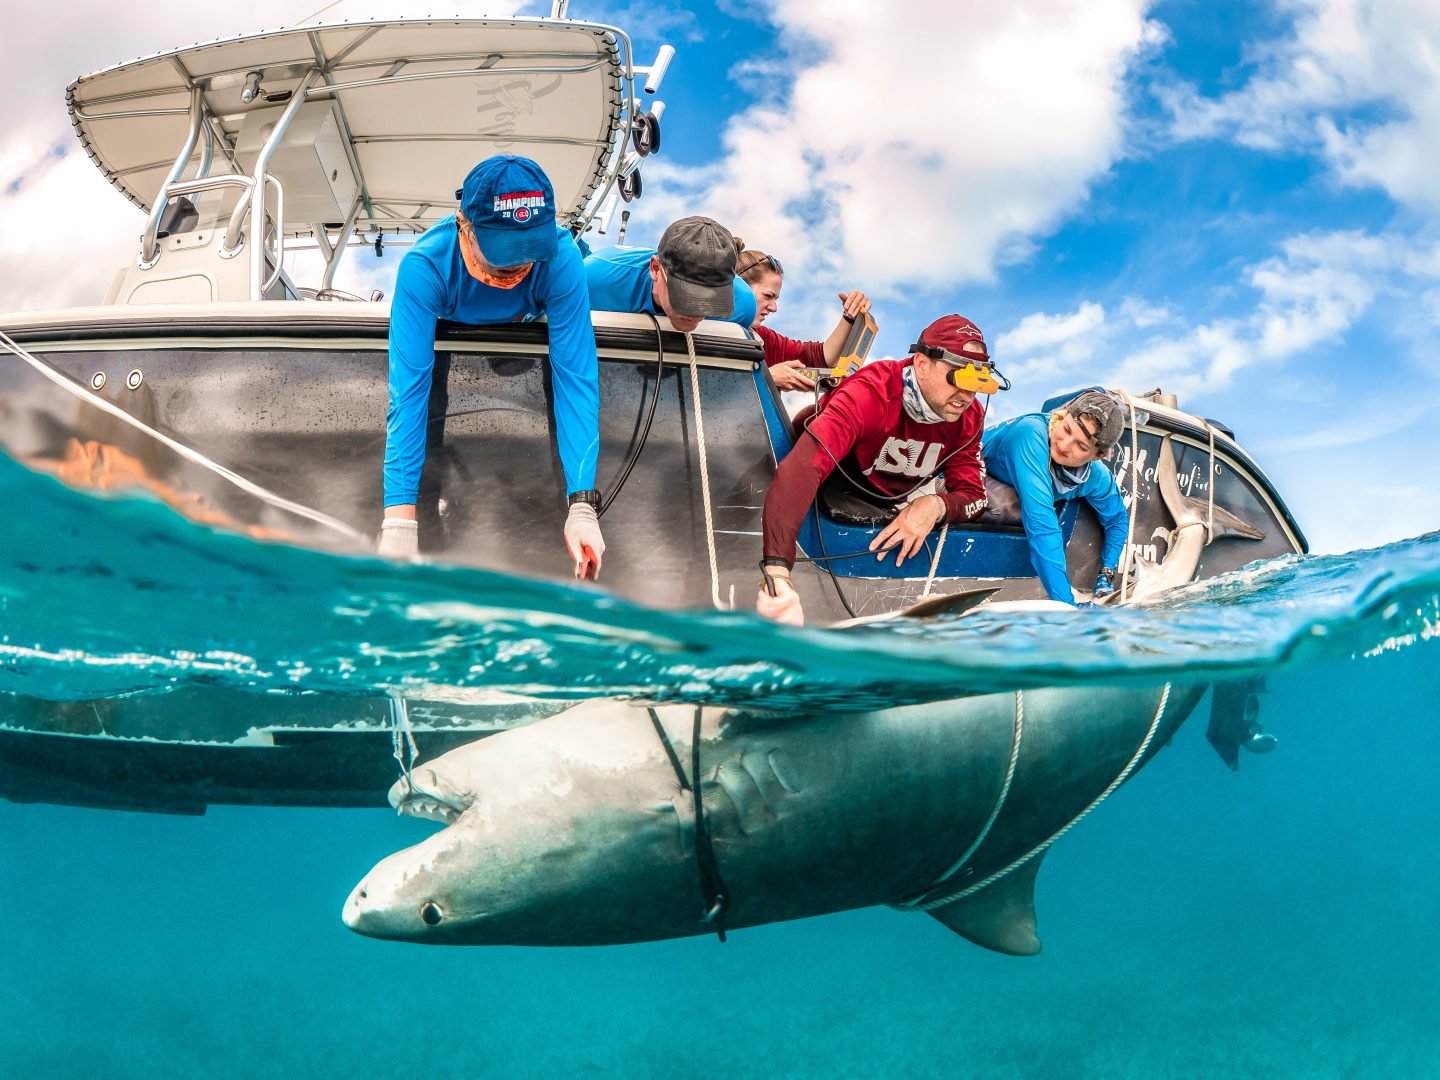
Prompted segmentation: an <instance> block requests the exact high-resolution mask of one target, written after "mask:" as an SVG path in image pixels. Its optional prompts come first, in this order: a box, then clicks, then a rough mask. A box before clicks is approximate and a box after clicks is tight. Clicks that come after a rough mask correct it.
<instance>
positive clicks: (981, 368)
mask: <svg viewBox="0 0 1440 1080" xmlns="http://www.w3.org/2000/svg"><path fill="white" fill-rule="evenodd" d="M910 351H911V352H912V353H919V354H920V355H921V356H928V357H930V359H931V360H944V361H945V363H947V364H948V365H950V370H949V371H947V372H945V381H946V382H948V383H949V384H950V385H951V386H953V387H955V388H956V389H957V390H973V391H974V392H975V393H977V394H993V393H995V392H996V391H997V390H1009V389H1010V380H1009V379H1007V378H1005V376H1004V375H1001V374H1000V372H998V371H996V370H995V365H994V364H992V363H990V360H989V358H988V357H985V358H983V359H982V358H980V357H970V356H961V355H960V354H959V353H953V352H951V351H950V350H949V349H939V348H936V347H934V346H931V345H925V344H923V343H920V342H917V343H915V344H914V345H911V346H910Z"/></svg>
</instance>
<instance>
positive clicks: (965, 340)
mask: <svg viewBox="0 0 1440 1080" xmlns="http://www.w3.org/2000/svg"><path fill="white" fill-rule="evenodd" d="M920 344H922V345H929V346H930V347H931V348H932V349H945V350H946V351H947V352H952V353H955V354H956V355H960V356H974V357H975V358H976V359H977V360H980V361H982V362H985V361H988V360H989V359H990V348H989V346H987V345H986V344H985V335H984V334H982V333H980V328H979V327H978V326H976V325H975V324H974V323H973V322H971V321H970V320H969V319H967V318H965V316H964V315H941V316H940V318H938V319H936V320H935V321H934V322H932V323H931V324H930V325H929V326H927V327H926V328H925V329H924V331H922V332H921V334H920ZM975 344H978V345H979V346H980V351H979V352H978V353H977V352H975V350H974V349H973V348H971V349H968V350H967V349H966V348H965V346H966V345H975Z"/></svg>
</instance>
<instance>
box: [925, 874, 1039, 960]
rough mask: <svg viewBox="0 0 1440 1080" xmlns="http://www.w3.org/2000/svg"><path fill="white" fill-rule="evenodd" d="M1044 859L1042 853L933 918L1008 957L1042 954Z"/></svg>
mask: <svg viewBox="0 0 1440 1080" xmlns="http://www.w3.org/2000/svg"><path fill="white" fill-rule="evenodd" d="M1044 858H1045V853H1044V852H1041V853H1040V854H1039V855H1037V856H1035V858H1033V859H1031V860H1030V861H1029V862H1027V863H1026V864H1025V865H1024V866H1021V867H1018V868H1017V869H1015V870H1013V871H1012V872H1010V873H1009V874H1006V875H1005V876H1004V877H1002V878H1001V879H1000V880H999V881H996V882H994V883H993V884H990V885H987V886H985V888H983V889H981V890H980V891H979V892H977V893H975V894H973V895H971V896H967V897H965V898H964V899H961V900H955V901H953V902H951V903H949V904H946V905H945V906H943V907H938V908H935V909H934V910H933V911H931V912H930V915H931V916H933V917H934V918H935V919H937V920H938V921H940V922H941V923H943V924H944V925H946V926H948V927H949V928H950V929H951V930H953V931H955V933H957V934H959V935H960V936H961V937H963V938H965V939H967V940H968V941H973V942H974V943H975V944H976V945H979V946H981V947H983V948H986V949H993V950H994V951H995V952H999V953H1005V954H1007V955H1009V956H1034V955H1035V954H1036V953H1038V952H1039V951H1040V939H1039V938H1038V937H1037V936H1036V934H1035V875H1036V874H1038V873H1039V872H1040V863H1041V861H1042V860H1043V859H1044Z"/></svg>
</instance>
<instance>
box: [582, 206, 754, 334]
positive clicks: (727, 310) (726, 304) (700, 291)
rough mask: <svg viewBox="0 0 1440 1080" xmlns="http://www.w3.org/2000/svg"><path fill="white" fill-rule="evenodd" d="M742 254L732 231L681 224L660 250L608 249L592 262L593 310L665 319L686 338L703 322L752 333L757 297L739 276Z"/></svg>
mask: <svg viewBox="0 0 1440 1080" xmlns="http://www.w3.org/2000/svg"><path fill="white" fill-rule="evenodd" d="M739 254H740V252H739V249H738V248H737V247H736V246H735V238H734V237H733V236H731V235H730V230H729V229H727V228H725V226H723V225H721V224H720V223H719V222H718V221H714V220H712V219H710V218H707V217H687V218H681V219H680V220H679V221H675V222H671V224H670V227H669V228H668V229H666V230H665V232H664V235H662V236H661V237H660V246H659V247H657V248H654V249H651V248H607V249H605V250H604V251H598V252H596V253H595V254H593V255H590V256H588V257H587V258H586V259H585V276H586V277H587V278H588V279H589V283H590V306H591V307H592V308H594V309H595V310H596V311H631V312H635V313H637V314H642V315H643V314H647V313H648V314H650V315H665V316H667V317H668V318H669V320H670V325H671V326H673V327H675V329H676V330H679V331H681V332H683V333H687V334H688V333H690V332H691V331H692V330H694V329H695V328H696V327H698V326H699V325H700V323H701V322H702V321H704V320H705V319H725V320H727V321H729V322H733V323H739V324H740V325H741V326H743V327H745V328H746V329H747V330H748V329H749V328H750V324H751V323H753V322H754V321H755V294H754V293H753V292H751V291H750V286H749V285H747V284H746V283H745V281H744V279H743V278H740V277H737V276H736V275H735V262H736V260H737V258H738V257H739Z"/></svg>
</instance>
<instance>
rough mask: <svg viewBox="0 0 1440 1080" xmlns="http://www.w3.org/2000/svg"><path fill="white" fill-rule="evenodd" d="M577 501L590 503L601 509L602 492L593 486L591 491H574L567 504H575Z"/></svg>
mask: <svg viewBox="0 0 1440 1080" xmlns="http://www.w3.org/2000/svg"><path fill="white" fill-rule="evenodd" d="M576 503H589V504H590V505H591V506H593V507H595V509H596V510H599V509H600V492H598V491H596V490H595V489H594V488H591V489H590V490H589V491H577V492H574V493H573V494H572V495H571V496H570V498H569V499H567V500H566V503H565V505H566V506H574V505H575V504H576Z"/></svg>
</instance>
